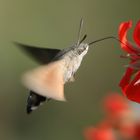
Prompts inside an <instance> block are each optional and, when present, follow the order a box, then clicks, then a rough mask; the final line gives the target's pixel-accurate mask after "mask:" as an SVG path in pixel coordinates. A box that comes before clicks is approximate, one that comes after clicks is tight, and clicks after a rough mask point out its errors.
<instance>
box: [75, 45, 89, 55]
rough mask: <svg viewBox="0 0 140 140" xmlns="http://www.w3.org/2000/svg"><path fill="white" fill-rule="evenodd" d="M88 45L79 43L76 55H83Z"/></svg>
mask: <svg viewBox="0 0 140 140" xmlns="http://www.w3.org/2000/svg"><path fill="white" fill-rule="evenodd" d="M88 48H89V45H88V44H86V43H81V44H80V45H79V46H77V53H78V55H82V56H84V55H85V54H86V53H87V52H88Z"/></svg>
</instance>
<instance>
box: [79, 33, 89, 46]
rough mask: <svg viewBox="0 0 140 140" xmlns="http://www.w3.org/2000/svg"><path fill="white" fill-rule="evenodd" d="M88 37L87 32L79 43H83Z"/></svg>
mask: <svg viewBox="0 0 140 140" xmlns="http://www.w3.org/2000/svg"><path fill="white" fill-rule="evenodd" d="M86 37H87V35H86V34H85V35H84V36H83V38H82V39H81V41H80V42H79V44H81V43H82V42H83V41H84V40H85V39H86Z"/></svg>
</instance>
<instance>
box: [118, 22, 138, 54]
mask: <svg viewBox="0 0 140 140" xmlns="http://www.w3.org/2000/svg"><path fill="white" fill-rule="evenodd" d="M131 26H132V21H128V22H123V23H121V24H120V26H119V39H120V41H121V42H122V43H121V48H122V49H123V50H124V51H126V52H127V53H130V54H131V53H135V50H134V49H133V46H132V45H131V44H130V43H129V42H128V40H127V37H126V36H127V32H128V29H129V28H131Z"/></svg>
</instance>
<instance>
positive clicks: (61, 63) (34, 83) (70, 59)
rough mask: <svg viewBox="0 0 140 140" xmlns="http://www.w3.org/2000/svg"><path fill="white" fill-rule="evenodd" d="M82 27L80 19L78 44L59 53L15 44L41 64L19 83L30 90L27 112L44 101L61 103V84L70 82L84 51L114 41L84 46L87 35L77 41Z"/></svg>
mask: <svg viewBox="0 0 140 140" xmlns="http://www.w3.org/2000/svg"><path fill="white" fill-rule="evenodd" d="M82 26H83V20H82V19H81V21H80V27H79V32H78V41H77V42H76V43H75V45H73V46H71V47H69V48H65V49H62V50H60V49H52V48H40V47H35V46H30V45H25V44H21V43H16V45H18V46H19V47H20V48H21V49H23V50H24V51H26V52H27V53H28V54H29V55H31V56H32V57H34V59H36V60H37V61H38V62H39V63H40V64H41V66H39V67H37V68H35V69H33V70H30V71H27V72H26V73H25V74H24V75H23V77H22V81H23V84H24V85H25V87H27V88H28V89H29V90H30V94H29V96H28V99H27V113H30V112H32V111H33V110H35V109H36V108H37V107H38V106H39V105H40V104H42V103H43V102H44V101H49V100H50V99H54V100H59V101H65V100H66V99H65V96H64V84H65V83H67V82H72V81H74V75H75V73H76V71H77V70H78V68H79V67H80V65H81V62H82V59H83V57H84V56H85V55H86V53H87V52H88V49H89V46H90V45H92V44H93V43H95V42H99V41H102V40H105V39H110V38H113V39H114V37H113V36H109V37H106V38H102V39H99V40H96V41H93V42H90V43H84V42H83V41H84V40H85V39H86V37H87V35H84V36H83V38H82V39H81V38H80V37H81V29H82Z"/></svg>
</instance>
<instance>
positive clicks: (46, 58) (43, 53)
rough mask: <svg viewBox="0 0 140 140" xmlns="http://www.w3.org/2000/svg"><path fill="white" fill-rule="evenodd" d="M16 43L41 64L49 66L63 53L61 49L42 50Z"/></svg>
mask: <svg viewBox="0 0 140 140" xmlns="http://www.w3.org/2000/svg"><path fill="white" fill-rule="evenodd" d="M14 43H15V44H16V45H17V46H19V48H20V49H22V50H23V51H25V52H26V53H27V54H28V55H29V56H31V57H33V58H34V59H35V60H37V61H38V62H39V63H41V64H48V63H49V62H51V60H52V59H53V58H54V57H55V56H56V55H57V54H58V53H59V52H61V50H59V49H51V48H40V47H37V46H31V45H26V44H22V43H17V42H14Z"/></svg>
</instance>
